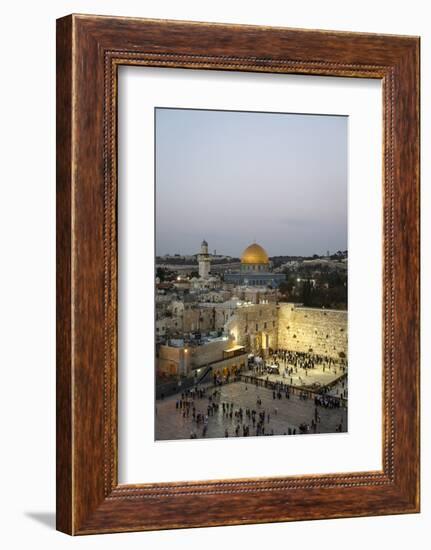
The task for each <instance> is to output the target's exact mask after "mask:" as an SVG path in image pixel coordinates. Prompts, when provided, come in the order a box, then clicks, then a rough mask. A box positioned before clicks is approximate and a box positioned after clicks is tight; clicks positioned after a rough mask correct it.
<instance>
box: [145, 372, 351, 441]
mask: <svg viewBox="0 0 431 550" xmlns="http://www.w3.org/2000/svg"><path fill="white" fill-rule="evenodd" d="M214 391H216V395H215V396H214V395H213V392H214ZM305 395H306V393H305V392H301V391H299V390H291V391H290V392H289V397H287V396H286V392H281V397H279V396H278V395H277V393H275V398H274V391H273V390H272V389H269V388H267V387H263V386H261V385H258V386H257V385H256V383H246V382H243V381H237V382H231V383H228V384H223V385H221V386H218V387H216V388H214V387H212V386H208V387H206V388H205V394H204V396H202V397H195V398H194V399H193V406H194V407H195V418H196V417H197V415H198V414H201V415H202V417H203V418H204V419H205V420H203V421H201V422H197V421H196V420H195V418H194V417H193V414H192V409H190V412H189V414H188V415H187V414H186V409H185V408H179V400H180V399H181V395H178V394H175V395H172V396H170V397H165V398H164V399H163V400H157V404H156V434H155V435H156V440H173V439H189V438H202V437H206V438H220V437H226V436H228V437H235V436H236V432H235V430H236V428H237V426H238V425H239V424H241V426H242V425H247V426H249V430H250V431H249V436H255V435H256V426H254V425H253V422H252V421H251V420H250V418H249V417H247V416H246V415H245V414H244V415H243V417H242V419H241V420H240V419H239V416H238V411H239V408H240V407H241V408H242V409H243V411H245V410H246V409H249V410H255V411H256V414H257V415H259V413H263V412H264V413H265V421H264V434H261V435H288V434H300V433H301V431H300V426H301V425H306V426H307V427H308V430H307V431H306V432H304V433H334V432H337V431H342V432H345V431H347V409H346V407H344V406H340V407H334V408H331V407H324V406H320V405H316V404H315V401H314V399H313V397H312V396H311V394H310V395H307V398H304V396H305ZM210 398H211V399H210ZM211 402H216V403H218V409H217V410H215V411H214V414H213V415H209V416H208V415H207V409H208V404H209V403H211ZM223 403H225V404H226V410H227V408H228V407H229V411H230V410H231V408H232V413H233V414H232V415H230V412H229V413H228V414H226V412H224V411H223V407H222V404H223ZM232 404H233V407H232ZM235 413H237V414H235ZM313 419H316V427H315V429H312V428H310V426H311V425H312V423H313ZM204 434H205V435H204ZM238 435H241V436H242V435H243V432H242V430H240V431H239V432H238Z"/></svg>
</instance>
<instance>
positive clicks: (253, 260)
mask: <svg viewBox="0 0 431 550" xmlns="http://www.w3.org/2000/svg"><path fill="white" fill-rule="evenodd" d="M241 263H242V264H269V258H268V254H267V253H266V252H265V250H264V249H263V248H262V247H261V246H260V245H258V244H256V243H254V244H251V245H250V246H247V248H246V249H245V250H244V252H243V253H242V256H241Z"/></svg>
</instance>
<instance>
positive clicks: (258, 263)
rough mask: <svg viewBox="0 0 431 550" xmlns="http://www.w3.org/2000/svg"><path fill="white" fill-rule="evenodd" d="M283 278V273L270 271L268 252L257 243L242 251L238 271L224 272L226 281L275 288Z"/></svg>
mask: <svg viewBox="0 0 431 550" xmlns="http://www.w3.org/2000/svg"><path fill="white" fill-rule="evenodd" d="M285 279H286V277H285V275H284V274H283V273H275V272H273V271H272V267H271V262H270V261H269V257H268V254H267V253H266V251H265V249H264V248H262V247H261V246H260V245H259V244H257V243H253V244H251V245H250V246H248V247H247V248H246V249H245V250H244V252H243V253H242V256H241V267H240V270H239V271H236V272H230V273H229V272H227V273H225V274H224V280H225V281H226V282H231V283H235V284H236V285H245V286H263V287H271V288H276V287H278V286H279V285H280V283H281V282H282V281H284V280H285Z"/></svg>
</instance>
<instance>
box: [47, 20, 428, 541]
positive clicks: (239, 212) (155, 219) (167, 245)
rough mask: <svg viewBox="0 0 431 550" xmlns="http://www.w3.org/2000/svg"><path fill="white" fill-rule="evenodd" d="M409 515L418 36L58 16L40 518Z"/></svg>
mask: <svg viewBox="0 0 431 550" xmlns="http://www.w3.org/2000/svg"><path fill="white" fill-rule="evenodd" d="M418 511H419V38H417V37H410V36H389V35H377V34H357V33H343V32H335V31H334V32H333V31H315V30H313V31H311V30H297V29H288V28H270V27H256V26H242V25H225V24H214V23H193V22H181V21H158V20H150V19H129V18H116V17H99V16H89V15H70V16H67V17H64V18H62V19H59V20H58V21H57V528H58V529H59V530H60V531H63V532H65V533H68V534H73V535H78V534H91V533H104V532H119V531H140V530H151V529H169V528H181V527H202V526H215V525H233V524H244V523H263V522H275V521H292V520H304V519H319V518H338V517H348V516H366V515H383V514H399V513H414V512H418Z"/></svg>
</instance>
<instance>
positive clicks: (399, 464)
mask: <svg viewBox="0 0 431 550" xmlns="http://www.w3.org/2000/svg"><path fill="white" fill-rule="evenodd" d="M119 65H142V66H151V67H175V68H177V67H181V68H193V69H196V70H199V69H217V70H226V71H251V72H261V73H286V74H302V75H325V76H333V77H339V76H348V77H353V78H374V79H380V80H381V81H382V83H383V103H384V106H383V114H384V120H383V128H384V136H383V140H384V147H383V151H384V159H383V166H384V172H383V197H384V212H383V219H384V224H383V225H384V237H383V241H384V252H383V257H384V266H383V272H384V277H383V307H382V315H383V338H382V340H383V419H384V420H383V441H382V456H383V469H382V470H381V471H369V472H352V473H347V474H333V475H331V474H327V475H303V476H290V477H286V478H275V479H274V478H259V479H235V480H212V481H208V482H196V481H194V482H193V481H190V482H178V483H163V482H161V483H151V484H143V485H119V484H118V478H117V462H118V461H117V240H116V239H117V233H116V213H117V210H116V198H117V179H116V177H117V165H116V152H117V134H116V132H117V120H116V116H117V110H116V105H117V94H116V90H117V69H118V66H119ZM418 511H419V38H417V37H408V36H389V35H377V34H356V33H344V32H332V31H314V30H313V31H309V30H296V29H287V28H269V27H255V26H242V25H224V24H208V23H193V22H181V21H157V20H146V19H129V18H116V17H98V16H90V15H70V16H67V17H64V18H62V19H59V20H58V21H57V529H58V530H60V531H63V532H65V533H69V534H73V535H75V534H90V533H104V532H118V531H138V530H150V529H168V528H180V527H201V526H215V525H233V524H245V523H262V522H276V521H291V520H304V519H320V518H338V517H348V516H367V515H381V514H401V513H414V512H418Z"/></svg>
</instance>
